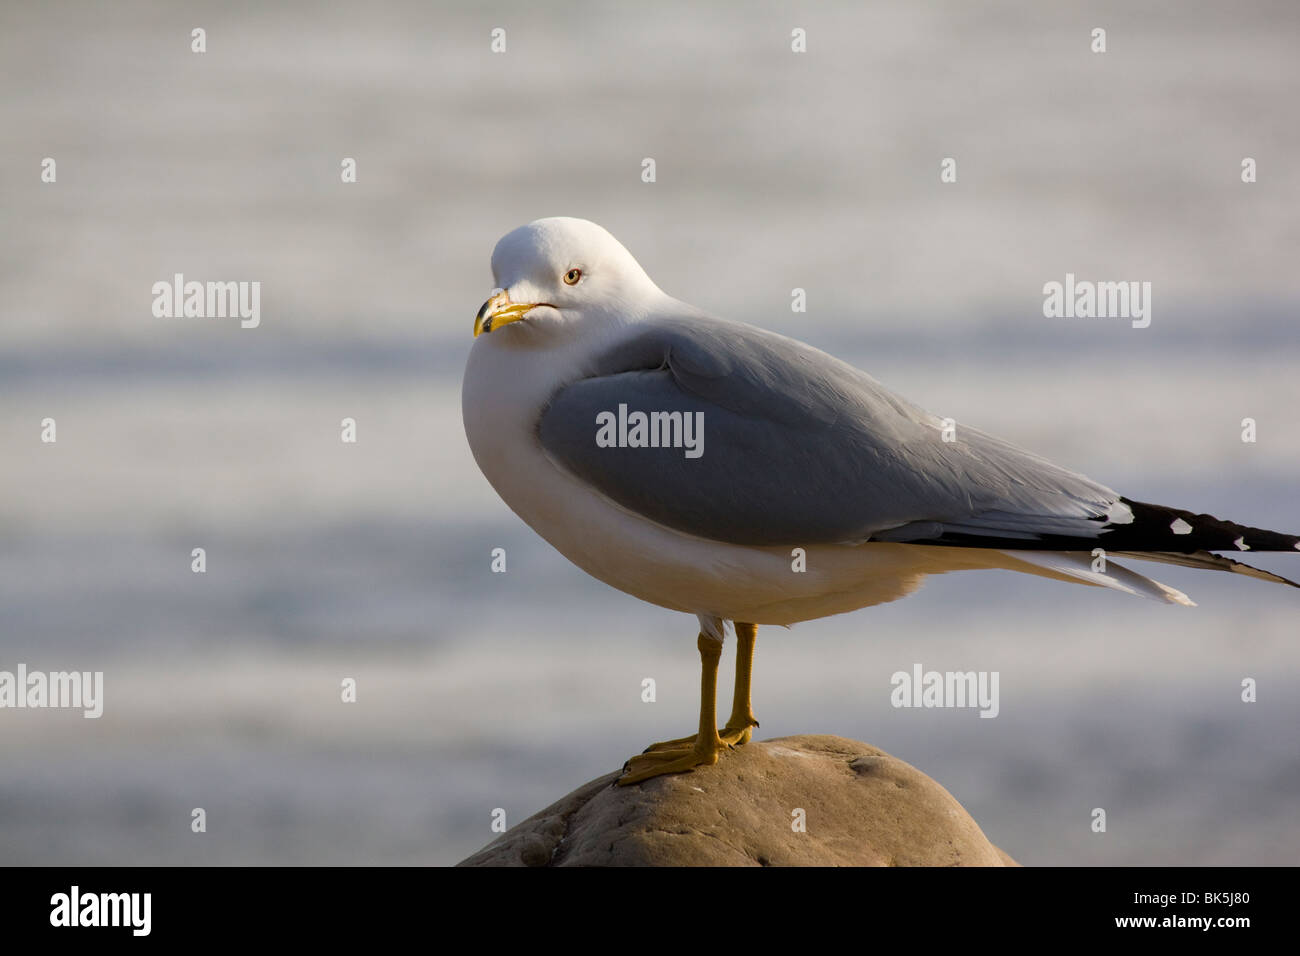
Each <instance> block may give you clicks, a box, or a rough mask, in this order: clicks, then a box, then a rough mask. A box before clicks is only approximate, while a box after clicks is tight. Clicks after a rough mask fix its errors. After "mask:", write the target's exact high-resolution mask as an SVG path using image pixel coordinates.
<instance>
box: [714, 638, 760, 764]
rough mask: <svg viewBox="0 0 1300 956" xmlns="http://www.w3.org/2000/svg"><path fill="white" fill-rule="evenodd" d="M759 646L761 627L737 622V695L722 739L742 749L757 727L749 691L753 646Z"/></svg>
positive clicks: (733, 698) (732, 700) (752, 668)
mask: <svg viewBox="0 0 1300 956" xmlns="http://www.w3.org/2000/svg"><path fill="white" fill-rule="evenodd" d="M757 643H758V625H757V624H742V623H740V622H739V621H737V622H736V692H735V693H734V694H733V695H732V698H731V716H730V717H728V718H727V726H725V727H723V728H722V733H721V734H720V736H721V737H722V740H723V741H724V742H725V743H728V744H731V745H732V746H737V747H738V746H740V745H741V744H747V743H749V740H750V738H751V737H752V736H753V733H754V732H753V729H752V728H754V727H757V726H758V721H757V720H755V719H754V708H753V705H752V704H751V703H750V690H751V684H752V683H753V678H754V645H755V644H757Z"/></svg>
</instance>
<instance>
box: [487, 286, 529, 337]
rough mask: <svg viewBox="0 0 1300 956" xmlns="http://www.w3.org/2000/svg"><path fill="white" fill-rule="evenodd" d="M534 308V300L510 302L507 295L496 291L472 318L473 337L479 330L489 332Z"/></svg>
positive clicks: (518, 318) (520, 317)
mask: <svg viewBox="0 0 1300 956" xmlns="http://www.w3.org/2000/svg"><path fill="white" fill-rule="evenodd" d="M535 308H537V303H535V302H511V301H510V296H509V295H507V294H506V293H505V292H498V293H497V294H496V295H494V296H492V298H490V299H488V300H487V301H486V302H484V303H483V308H481V309H479V310H478V315H477V316H476V317H475V319H474V338H478V334H479V333H480V332H491V331H493V330H495V329H499V328H501V326H503V325H509V324H510V323H511V322H518V321H519V320H520V319H522V318H523V317H524V316H525V315H526V314H527V313H528V312H530V311H531V310H533V309H535Z"/></svg>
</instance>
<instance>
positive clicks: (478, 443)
mask: <svg viewBox="0 0 1300 956" xmlns="http://www.w3.org/2000/svg"><path fill="white" fill-rule="evenodd" d="M529 331H530V330H528V329H524V328H521V329H517V330H515V329H511V328H507V329H503V330H500V331H499V332H495V333H491V334H487V335H480V336H479V337H478V338H477V339H476V340H475V342H474V346H473V348H472V349H471V350H470V356H469V362H468V364H467V366H466V370H465V381H464V385H463V388H462V394H461V401H462V414H463V417H464V422H465V434H466V436H467V438H468V439H469V445H470V449H471V450H472V451H473V454H474V459H475V461H477V462H478V466H479V468H480V469H481V470H482V472H483V474H484V476H485V477H486V478H487V480H488V481H489V482H490V483H491V485H492V487H493V488H494V489H495V490H496V492H497V494H499V495H500V496H501V498H502V500H503V501H505V503H506V504H507V505H509V506H510V508H511V510H513V511H514V512H515V514H517V515H518V516H519V517H520V518H522V519H523V520H524V521H525V522H526V523H527V524H528V525H529V526H530V527H532V528H533V530H534V531H536V532H537V533H538V534H540V535H541V536H542V537H543V538H545V539H546V540H547V541H548V542H549V543H550V544H551V545H552V546H553V547H554V548H555V549H556V550H557V551H559V552H560V553H561V554H563V555H564V556H565V557H566V558H568V559H569V560H570V561H572V562H573V563H574V564H576V565H577V566H578V567H580V568H582V569H583V570H584V571H586V572H587V573H588V574H590V575H592V576H593V577H596V578H598V579H599V580H601V581H604V582H605V583H607V584H609V585H611V586H613V587H616V588H618V589H619V590H621V591H626V592H627V593H629V594H632V595H635V596H636V597H639V598H641V599H642V600H644V601H649V602H650V603H652V604H657V605H660V606H661V607H666V608H671V609H673V610H678V611H685V612H688V613H692V614H704V615H712V616H716V617H720V618H724V619H727V620H740V621H748V622H752V623H755V624H792V623H794V622H796V621H802V620H809V619H812V618H816V617H824V616H826V615H828V614H836V613H840V612H843V611H850V610H854V609H856V608H859V607H866V606H868V605H871V604H879V603H882V602H885V601H892V600H895V599H896V598H899V597H902V596H903V595H905V594H908V593H910V592H911V591H912V590H914V589H915V588H916V587H917V586H918V585H919V584H920V582H921V580H922V579H923V578H924V576H925V575H926V574H928V573H935V572H940V571H945V570H955V569H956V568H958V567H971V566H985V567H987V566H988V563H987V556H984V557H983V559H982V560H981V561H979V562H978V563H973V559H974V558H975V557H976V556H975V555H969V556H966V555H962V554H960V553H958V554H956V555H953V554H952V552H954V551H956V550H957V549H951V548H925V547H917V546H915V545H899V544H867V545H860V546H856V547H855V546H849V545H818V546H809V547H808V548H806V549H805V550H806V552H807V554H806V570H805V571H802V572H800V571H795V570H794V567H793V564H794V557H793V555H792V548H786V547H744V546H739V545H731V544H724V543H722V542H717V541H709V540H705V539H702V538H696V537H693V536H691V535H687V534H683V533H681V532H678V531H674V530H672V529H669V528H665V527H663V526H662V525H659V524H656V523H654V522H652V521H649V520H647V519H645V518H642V517H640V516H639V515H636V514H634V513H632V512H630V511H627V510H626V509H624V508H622V507H621V506H619V505H616V504H614V503H613V502H612V501H610V500H609V499H607V498H605V497H604V496H603V495H601V494H599V493H598V492H596V491H594V490H592V489H591V488H590V487H589V486H587V485H586V484H584V483H583V482H581V481H579V480H578V479H576V478H574V477H573V476H572V475H570V474H569V473H567V472H565V471H563V470H562V469H560V468H559V467H558V466H557V465H555V464H554V463H553V462H552V461H551V459H550V458H549V457H547V455H546V454H545V452H544V451H543V450H542V447H541V445H540V443H539V442H538V439H537V435H536V424H537V419H538V417H539V415H540V414H541V411H542V409H543V408H544V407H545V405H546V403H547V401H548V400H549V399H550V397H551V395H552V394H553V393H554V391H555V389H556V387H557V386H556V383H558V382H568V381H573V380H575V379H576V378H578V377H580V373H579V370H580V369H581V368H582V365H583V360H584V357H585V355H586V354H587V353H589V352H590V351H592V348H591V346H592V345H593V344H596V345H598V346H599V347H605V346H606V345H607V344H608V343H607V342H604V343H583V342H573V343H570V344H569V345H567V346H563V347H560V348H548V349H539V348H530V347H526V344H527V340H526V339H525V338H524V336H526V335H528V334H529ZM512 333H522V334H512ZM595 433H596V423H595V422H594V421H593V422H592V440H593V441H594V440H595ZM954 562H955V563H954Z"/></svg>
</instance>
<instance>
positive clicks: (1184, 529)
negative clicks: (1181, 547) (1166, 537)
mask: <svg viewBox="0 0 1300 956" xmlns="http://www.w3.org/2000/svg"><path fill="white" fill-rule="evenodd" d="M1169 530H1170V531H1172V532H1173V533H1174V534H1191V533H1192V526H1191V525H1189V524H1188V523H1187V522H1186V521H1184V520H1183V519H1182V518H1175V519H1174V522H1173V524H1171V525H1170V526H1169Z"/></svg>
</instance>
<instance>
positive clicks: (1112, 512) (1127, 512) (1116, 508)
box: [1106, 498, 1133, 524]
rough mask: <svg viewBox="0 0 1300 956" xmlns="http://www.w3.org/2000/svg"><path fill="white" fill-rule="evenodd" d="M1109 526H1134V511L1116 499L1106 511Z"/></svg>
mask: <svg viewBox="0 0 1300 956" xmlns="http://www.w3.org/2000/svg"><path fill="white" fill-rule="evenodd" d="M1106 523H1107V524H1132V523H1133V509H1132V508H1130V507H1129V506H1128V505H1126V504H1124V502H1122V501H1120V500H1119V499H1118V498H1116V499H1115V500H1114V501H1112V502H1111V503H1110V507H1109V508H1107V509H1106Z"/></svg>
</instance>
